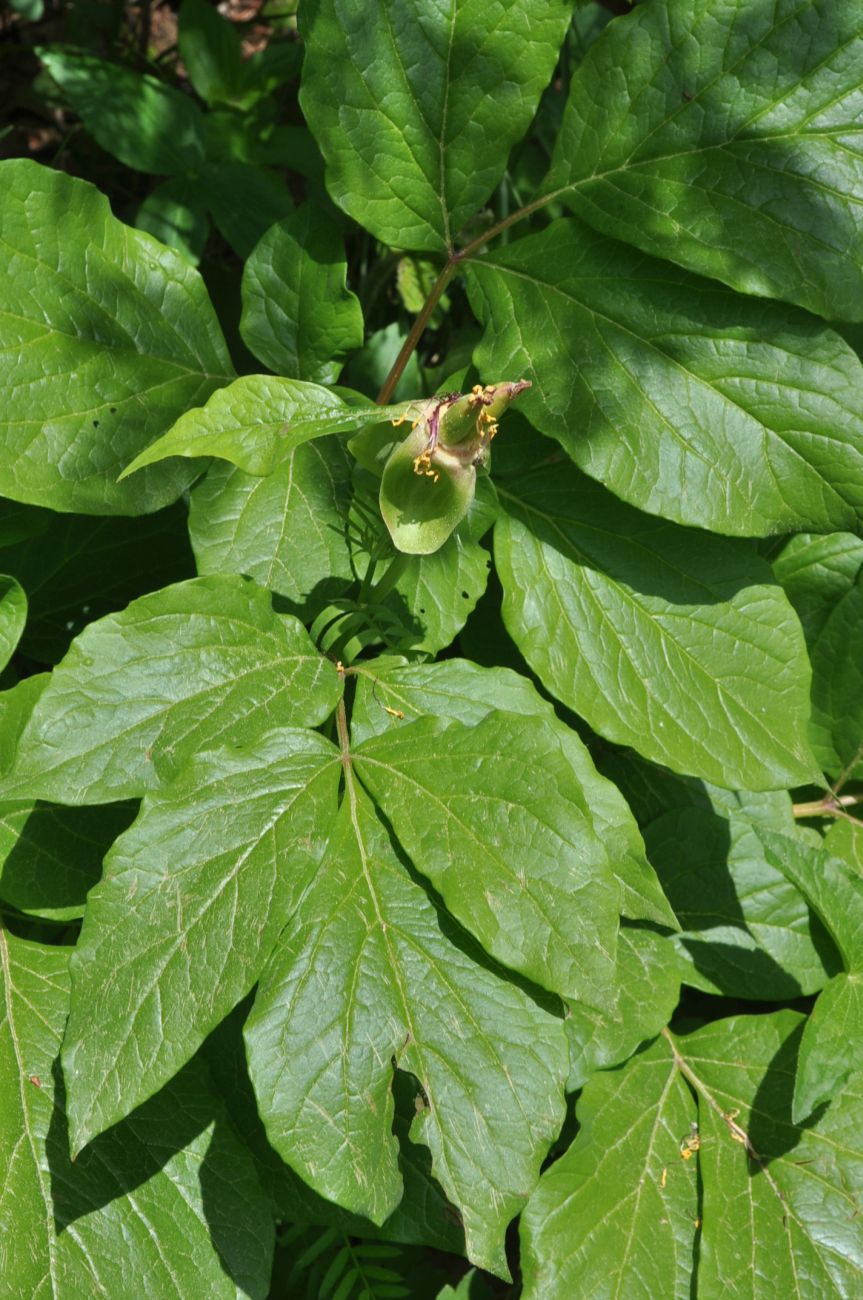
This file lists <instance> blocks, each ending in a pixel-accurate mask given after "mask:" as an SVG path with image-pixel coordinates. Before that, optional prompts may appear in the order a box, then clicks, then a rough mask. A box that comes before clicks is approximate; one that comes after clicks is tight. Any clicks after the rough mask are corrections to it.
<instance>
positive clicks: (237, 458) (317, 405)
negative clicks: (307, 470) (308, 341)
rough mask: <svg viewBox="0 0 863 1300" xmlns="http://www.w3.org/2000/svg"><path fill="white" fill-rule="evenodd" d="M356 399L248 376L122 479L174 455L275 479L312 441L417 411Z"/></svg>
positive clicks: (180, 423)
mask: <svg viewBox="0 0 863 1300" xmlns="http://www.w3.org/2000/svg"><path fill="white" fill-rule="evenodd" d="M356 397H357V401H356V402H355V403H354V404H353V405H350V404H349V403H348V402H346V401H345V399H344V398H343V397H340V396H339V394H338V393H335V392H333V390H332V389H329V388H321V387H320V386H319V385H318V384H309V383H305V382H303V381H301V380H296V379H277V378H276V377H275V376H273V375H244V376H243V377H242V379H236V380H235V381H234V382H233V383H232V384H230V385H229V386H228V387H227V388H224V389H220V390H219V392H217V393H214V394H213V396H212V398H211V399H210V400H209V401H208V402H207V404H206V406H203V407H200V408H198V409H197V410H194V411H188V412H187V414H185V415H183V416H181V418H180V419H179V420H177V422H176V424H174V426H173V428H171V429H169V430H168V432H167V433H166V434H165V435H164V437H162V438H159V439H158V440H157V441H156V442H154V443H153V444H152V446H150V447H148V448H147V449H146V451H143V452H142V453H141V454H140V455H139V456H137V457H136V458H135V460H133V461H132V463H131V464H130V465H127V466H126V468H125V470H124V471H123V473H122V475H121V476H120V477H121V478H126V477H127V475H129V474H133V473H135V471H136V470H139V469H142V468H143V467H144V466H145V465H152V464H154V463H155V462H156V461H161V460H166V459H167V458H168V457H171V456H218V457H220V458H221V459H222V460H228V461H230V462H231V464H232V465H236V466H237V468H238V469H241V470H244V471H245V473H247V474H257V475H264V474H270V473H272V471H273V470H274V469H275V468H276V466H277V465H279V464H280V463H281V462H282V461H283V460H285V459H286V458H287V457H288V456H289V455H290V453H291V452H292V451H293V450H294V449H295V448H296V447H299V446H300V445H301V444H302V443H304V442H309V441H310V440H311V439H312V438H322V437H324V436H325V435H326V434H328V433H348V432H350V433H353V432H355V431H356V430H357V429H362V428H365V426H366V425H367V424H377V423H378V422H379V421H380V420H381V419H396V418H398V417H400V416H402V415H404V414H405V408H406V406H407V407H411V406H412V403H403V404H402V405H400V406H384V407H381V406H373V405H372V404H371V403H370V402H369V401H368V399H367V398H361V397H360V396H359V394H357V395H356ZM360 402H362V405H359V404H358V403H360Z"/></svg>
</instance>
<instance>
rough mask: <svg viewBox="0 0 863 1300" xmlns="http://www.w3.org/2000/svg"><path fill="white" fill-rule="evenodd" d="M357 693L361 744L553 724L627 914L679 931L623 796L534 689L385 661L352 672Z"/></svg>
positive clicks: (501, 671)
mask: <svg viewBox="0 0 863 1300" xmlns="http://www.w3.org/2000/svg"><path fill="white" fill-rule="evenodd" d="M351 671H352V673H354V674H356V676H357V690H356V694H355V696H354V704H353V710H352V712H351V736H352V739H353V741H354V743H355V744H357V745H358V744H360V743H361V742H362V741H363V740H366V739H368V737H370V736H379V735H382V734H384V733H385V732H387V731H390V730H392V729H393V728H401V727H403V726H406V725H408V724H409V723H411V722H413V721H415V720H416V719H417V718H421V717H432V718H447V719H451V720H453V721H458V722H462V723H465V724H466V725H467V726H469V727H473V726H476V725H477V723H479V722H482V720H483V718H486V717H487V716H488V715H489V714H490V713H491V712H492V711H494V710H505V711H507V712H508V713H518V714H522V715H524V716H527V717H538V718H542V719H543V721H544V722H545V723H546V724H548V723H552V724H553V725H554V728H555V730H556V732H557V736H558V740H559V743H560V745H561V748H562V749H563V751H564V753H565V754H566V757H567V760H568V761H569V763H570V764H571V766H572V770H573V777H574V780H573V782H572V783H571V784H570V786H569V793H570V795H574V794H575V792H576V791H581V792H583V794H584V802H583V810H584V813H585V815H587V816H589V817H590V819H591V820H592V823H593V828H594V830H595V832H596V834H597V835H598V836H599V838H600V839H601V841H602V843H603V844H604V845H605V846H606V850H607V851H608V855H609V859H610V861H611V864H612V867H613V869H614V872H615V874H616V875H617V878H618V884H619V885H620V887H621V900H620V901H621V911H622V912H623V914H624V915H625V916H628V917H631V918H633V919H636V920H642V919H643V920H648V921H653V922H655V923H656V924H658V925H665V926H669V927H670V928H672V929H675V928H676V927H677V921H676V919H675V916H674V913H673V912H672V910H671V908H670V906H669V904H668V901H667V899H666V898H665V896H664V894H663V892H662V889H661V887H660V884H659V881H658V880H657V877H656V873H655V872H654V870H653V868H652V867H651V866H650V864H649V862H648V861H647V858H646V857H645V854H644V845H643V843H642V841H641V836H640V835H639V833H638V828H637V826H636V824H635V821H634V820H633V817H632V814H631V813H630V811H629V808H628V807H627V805H626V802H625V801H624V799H623V797H622V796H621V794H620V791H619V790H618V789H617V788H616V787H615V786H614V785H612V783H611V782H610V781H607V780H605V779H604V778H603V777H601V776H600V775H599V773H598V772H597V771H596V769H595V768H594V766H593V761H592V759H591V757H590V754H589V753H588V752H587V750H586V749H585V747H584V745H582V743H581V741H580V740H579V738H578V736H577V735H576V734H575V733H574V732H573V731H571V730H570V729H569V728H568V727H566V726H564V725H563V724H562V723H557V722H556V721H555V717H554V710H553V709H552V707H551V705H550V704H549V703H548V701H547V700H544V699H543V698H542V696H541V695H540V694H539V693H538V692H537V690H536V688H535V687H534V685H533V683H532V682H529V681H528V680H527V678H526V677H521V676H519V674H518V673H515V672H513V671H512V670H511V669H509V668H480V667H479V665H478V664H472V663H470V662H468V661H467V660H465V659H446V660H443V661H440V662H438V663H428V664H413V663H408V662H407V661H406V660H404V659H400V658H379V659H375V660H374V661H373V662H371V663H368V662H360V663H357V664H355V665H354V667H353V668H352V670H351Z"/></svg>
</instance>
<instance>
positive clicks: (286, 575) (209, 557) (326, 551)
mask: <svg viewBox="0 0 863 1300" xmlns="http://www.w3.org/2000/svg"><path fill="white" fill-rule="evenodd" d="M349 501H350V458H349V457H348V455H347V453H346V451H345V450H344V449H343V447H342V445H341V443H340V442H339V441H337V440H336V439H335V438H319V439H318V440H317V441H316V442H313V443H307V444H305V445H301V446H299V447H297V448H296V449H295V450H294V451H292V452H291V453H290V454H289V455H288V456H287V457H286V458H285V459H284V460H283V461H282V462H281V463H280V464H279V465H278V466H277V467H276V468H275V469H274V470H273V472H272V473H271V474H268V475H267V476H266V477H265V478H256V477H254V476H253V475H250V474H244V473H243V472H242V470H239V469H236V468H235V467H234V466H233V465H228V464H226V463H225V462H224V461H214V463H213V464H212V465H211V466H210V468H209V469H208V470H207V473H206V475H205V476H204V478H202V479H201V480H200V482H199V483H197V484H196V486H195V487H194V489H193V490H192V495H191V501H190V508H189V535H190V537H191V541H192V547H193V549H194V552H195V559H196V561H197V564H198V572H199V573H201V574H208V573H246V574H248V575H249V577H252V578H254V579H255V581H256V582H259V583H260V584H261V586H262V587H268V588H269V589H270V590H271V591H275V592H278V593H279V595H280V596H285V597H286V598H287V599H288V600H290V601H291V603H292V606H293V607H294V608H296V610H297V612H299V613H301V614H302V616H303V617H304V618H306V619H307V618H314V616H315V615H316V614H317V613H318V612H319V610H320V608H321V607H322V606H323V605H324V604H325V603H326V601H327V600H331V599H333V597H335V596H337V595H340V594H341V593H342V592H343V591H344V590H345V588H346V587H348V586H349V585H350V584H351V582H352V581H353V573H352V570H351V559H350V552H349V549H348V542H347V538H346V535H345V533H346V527H345V520H346V516H347V510H348V504H349Z"/></svg>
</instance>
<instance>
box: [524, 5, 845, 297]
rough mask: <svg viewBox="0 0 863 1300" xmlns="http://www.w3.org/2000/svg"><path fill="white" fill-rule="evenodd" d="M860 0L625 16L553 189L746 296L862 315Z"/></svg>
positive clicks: (598, 54) (594, 217) (592, 78)
mask: <svg viewBox="0 0 863 1300" xmlns="http://www.w3.org/2000/svg"><path fill="white" fill-rule="evenodd" d="M861 57H863V28H861V24H860V10H859V6H858V5H857V4H856V2H855V0H809V2H808V3H803V4H801V3H800V0H675V3H674V4H662V3H650V4H643V5H639V6H638V8H637V9H636V10H635V11H634V12H633V13H632V14H630V15H628V16H627V17H626V18H623V19H620V20H618V21H616V22H613V23H612V24H610V26H609V27H608V28H606V30H605V32H604V33H603V34H602V36H600V38H599V39H598V40H597V41H596V42H595V44H594V45H593V46H592V47H591V49H590V51H589V52H588V54H587V57H586V58H585V60H584V62H583V63H582V65H581V67H580V68H578V69H577V71H576V73H575V74H574V76H573V79H572V86H571V90H570V98H569V103H568V105H567V109H566V112H565V114H564V117H563V122H562V127H561V131H560V134H559V135H558V138H557V142H556V145H555V151H554V158H553V162H552V168H551V172H550V174H549V176H548V177H547V179H546V181H545V182H544V185H543V189H544V191H545V192H547V193H549V194H556V195H558V196H561V197H564V198H565V199H566V201H567V202H568V203H569V205H570V206H571V207H572V208H573V209H574V210H575V211H576V212H577V213H578V215H579V216H580V217H582V218H583V219H584V220H586V221H589V222H590V223H591V225H593V226H595V227H596V228H597V229H598V230H601V231H602V232H603V233H604V234H609V235H614V236H615V237H617V238H618V239H625V240H627V241H629V242H630V243H633V244H635V245H636V246H637V247H638V248H642V249H644V250H645V251H646V252H650V253H657V254H659V255H660V256H662V257H668V258H670V259H671V260H672V261H675V262H678V263H680V264H681V265H683V266H686V267H689V268H690V269H692V270H694V271H700V272H701V273H703V274H707V275H711V276H714V277H715V278H716V279H719V280H724V281H725V282H726V283H727V284H730V285H732V286H733V287H734V288H735V289H739V290H742V291H743V292H744V293H752V294H761V295H766V296H768V297H778V298H785V299H787V300H788V301H790V302H796V303H799V304H801V305H802V306H804V307H808V308H810V309H811V310H812V311H815V312H818V313H819V314H821V315H823V316H826V317H827V318H828V319H835V318H836V317H838V318H840V319H848V320H860V319H861V317H863V273H861V266H863V236H861V221H860V216H861V194H863V138H861V130H860V114H861V105H863V86H861V80H860V60H861Z"/></svg>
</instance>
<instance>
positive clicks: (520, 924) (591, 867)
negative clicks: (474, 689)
mask: <svg viewBox="0 0 863 1300" xmlns="http://www.w3.org/2000/svg"><path fill="white" fill-rule="evenodd" d="M353 761H354V766H355V769H356V771H357V773H358V775H359V778H360V780H361V781H362V782H363V783H364V784H365V785H366V786H367V787H368V788H369V789H370V791H371V793H372V794H373V796H374V798H375V801H376V803H377V804H378V805H379V806H380V808H381V810H382V811H383V813H384V814H385V816H386V818H387V820H388V821H389V823H390V824H391V826H392V827H393V830H394V832H395V835H396V836H397V838H398V840H399V842H400V843H401V845H402V846H403V847H404V849H405V850H406V851H407V853H408V854H409V856H410V857H411V859H412V860H413V862H414V864H415V865H416V867H417V868H418V870H420V871H421V872H422V873H423V875H425V876H427V877H428V878H429V879H430V880H431V882H432V884H433V885H434V886H435V888H436V889H437V890H438V891H439V893H440V894H441V896H442V897H443V900H444V902H445V903H446V906H447V908H448V909H449V911H450V912H451V913H452V915H453V916H455V917H456V918H457V919H458V920H459V921H460V922H461V923H462V924H463V925H464V926H466V927H467V929H468V930H470V932H471V933H472V934H473V935H474V936H475V937H476V938H477V939H478V940H479V941H480V943H481V944H482V945H483V947H484V948H485V949H486V950H487V951H488V952H489V953H491V954H492V956H493V957H495V958H496V959H497V960H498V961H500V962H502V963H503V964H504V965H505V966H509V967H511V968H513V969H515V970H518V971H520V972H521V973H523V974H525V975H527V976H528V977H529V978H530V979H532V980H534V981H535V982H536V983H537V984H540V985H542V986H543V987H544V988H547V989H550V990H552V991H554V992H556V993H560V994H562V995H564V996H567V997H574V998H581V999H583V1000H584V1001H587V1002H590V1003H592V1004H593V1005H595V1006H596V1005H602V1003H603V1001H604V1000H605V999H607V997H608V995H609V990H610V987H611V985H612V983H613V981H614V961H615V944H616V939H617V918H618V891H617V887H616V884H615V881H614V878H613V875H612V872H611V867H610V865H609V861H608V857H607V855H606V852H605V849H604V847H603V845H602V844H601V842H600V840H599V839H598V837H597V836H596V835H595V834H594V831H593V829H592V822H591V818H590V814H589V811H588V808H589V803H590V790H589V787H588V788H587V789H580V788H579V787H578V786H576V785H575V782H574V780H573V776H574V773H573V769H572V765H571V764H570V762H569V759H568V755H567V753H566V751H565V749H564V747H563V746H562V744H561V742H560V738H559V736H558V733H557V731H556V729H555V728H554V727H553V726H551V725H549V724H548V723H546V722H545V721H544V720H543V719H541V718H539V717H533V718H527V717H524V716H520V717H519V716H517V715H515V716H514V715H511V714H506V713H496V712H495V713H490V714H489V715H488V716H487V717H486V718H484V719H483V720H482V721H481V722H478V723H476V724H475V725H474V726H465V725H464V724H463V723H459V722H449V723H447V722H443V721H441V720H439V719H432V718H426V719H420V720H419V721H417V722H414V723H412V724H411V725H410V726H406V727H404V728H402V729H400V730H399V731H394V732H389V733H387V734H386V735H383V736H377V737H373V738H372V739H370V740H367V741H366V742H365V743H364V744H363V745H362V746H361V747H360V748H359V749H358V750H357V751H356V753H355V755H354V760H353ZM573 787H575V788H573ZM586 806H587V807H586Z"/></svg>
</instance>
